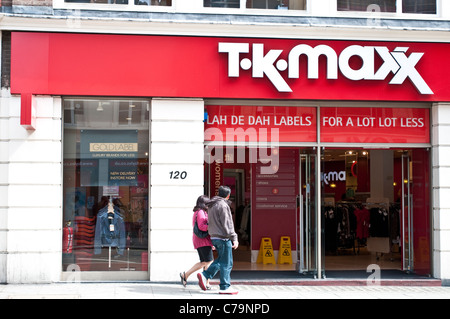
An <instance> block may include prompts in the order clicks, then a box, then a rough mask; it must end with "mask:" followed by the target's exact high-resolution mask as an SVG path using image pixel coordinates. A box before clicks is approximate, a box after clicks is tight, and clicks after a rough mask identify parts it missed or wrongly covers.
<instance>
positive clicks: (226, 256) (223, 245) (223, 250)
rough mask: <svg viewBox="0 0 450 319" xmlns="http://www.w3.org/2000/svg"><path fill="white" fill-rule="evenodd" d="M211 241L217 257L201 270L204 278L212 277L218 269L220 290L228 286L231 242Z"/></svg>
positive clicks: (231, 265)
mask: <svg viewBox="0 0 450 319" xmlns="http://www.w3.org/2000/svg"><path fill="white" fill-rule="evenodd" d="M212 243H213V245H214V247H216V250H217V254H218V257H217V259H216V260H214V262H213V263H212V264H211V265H210V266H209V267H208V269H207V270H205V271H204V272H203V276H205V278H206V279H212V278H214V276H215V275H216V274H217V272H218V271H220V285H219V286H220V290H225V289H227V288H228V287H230V281H231V277H230V273H231V269H232V268H233V248H232V246H233V244H232V243H231V240H229V239H227V240H220V239H213V240H212Z"/></svg>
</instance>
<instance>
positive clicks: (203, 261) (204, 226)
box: [180, 195, 214, 289]
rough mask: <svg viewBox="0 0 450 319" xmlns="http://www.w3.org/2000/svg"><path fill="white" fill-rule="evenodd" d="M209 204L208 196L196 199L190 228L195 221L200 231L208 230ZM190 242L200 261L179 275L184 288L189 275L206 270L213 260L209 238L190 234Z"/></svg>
mask: <svg viewBox="0 0 450 319" xmlns="http://www.w3.org/2000/svg"><path fill="white" fill-rule="evenodd" d="M209 202H210V199H209V198H208V196H205V195H202V196H200V197H199V198H197V204H196V205H195V207H194V209H193V211H194V215H193V217H192V226H194V225H195V221H197V224H198V228H199V229H200V230H201V231H207V230H208V213H207V211H208V208H207V204H208V203H209ZM192 242H193V244H194V248H195V249H197V252H198V256H199V258H200V261H199V262H198V263H196V264H195V265H194V266H192V268H191V269H189V270H188V271H185V272H182V273H180V278H181V284H182V285H183V286H184V287H186V284H187V280H188V278H189V276H190V275H192V274H193V273H194V272H196V271H198V270H200V269H202V268H203V270H206V269H208V267H209V265H211V263H212V262H213V260H214V255H213V251H212V247H213V245H212V242H211V238H210V236H209V235H208V236H206V237H205V238H199V237H197V235H195V234H194V233H193V234H192ZM206 285H207V289H210V286H209V280H208V282H207V283H206Z"/></svg>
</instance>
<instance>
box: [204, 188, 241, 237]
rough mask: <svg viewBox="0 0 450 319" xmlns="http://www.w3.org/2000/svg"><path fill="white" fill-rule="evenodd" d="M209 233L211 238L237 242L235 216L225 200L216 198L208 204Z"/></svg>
mask: <svg viewBox="0 0 450 319" xmlns="http://www.w3.org/2000/svg"><path fill="white" fill-rule="evenodd" d="M208 207H209V208H208V232H209V235H210V236H211V238H214V237H216V238H223V239H230V240H231V241H236V240H237V234H236V232H235V231H234V223H233V216H232V215H231V210H230V206H229V205H228V201H227V200H226V199H225V198H222V197H220V196H214V197H213V198H212V199H211V202H210V203H209V204H208Z"/></svg>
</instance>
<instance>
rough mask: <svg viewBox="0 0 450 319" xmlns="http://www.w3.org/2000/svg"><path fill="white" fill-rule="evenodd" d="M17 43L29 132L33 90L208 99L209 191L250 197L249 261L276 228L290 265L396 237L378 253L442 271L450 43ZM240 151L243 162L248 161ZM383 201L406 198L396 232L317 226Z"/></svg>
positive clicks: (16, 36) (45, 36)
mask: <svg viewBox="0 0 450 319" xmlns="http://www.w3.org/2000/svg"><path fill="white" fill-rule="evenodd" d="M11 52H12V53H11V56H12V58H11V93H12V94H18V95H20V96H21V98H22V99H21V125H22V126H24V127H25V128H27V129H28V130H35V129H36V125H35V121H34V112H35V107H36V106H35V105H34V103H33V100H34V98H35V97H36V96H41V95H44V96H63V97H70V98H74V97H75V98H86V99H92V98H94V99H95V98H100V99H105V98H108V99H117V98H119V99H123V98H132V99H149V100H152V99H178V100H183V99H195V100H201V101H202V102H201V103H203V105H204V111H205V118H204V120H205V121H204V122H205V123H204V127H202V130H204V145H205V148H204V149H203V150H202V152H205V153H206V154H208V155H209V156H210V157H209V159H208V160H206V158H207V157H206V156H205V171H204V176H203V178H202V180H203V181H204V185H205V186H204V189H205V192H207V194H208V195H210V196H213V195H214V187H215V186H214V185H215V184H217V182H218V181H219V182H220V183H227V181H228V182H230V183H232V184H233V185H235V186H236V193H235V194H234V195H235V198H236V200H238V199H237V198H238V197H240V199H239V201H240V204H241V206H244V207H246V206H251V207H252V211H251V212H250V213H249V214H250V216H251V219H247V220H246V225H247V223H249V225H250V226H249V227H248V230H249V231H248V233H247V234H245V235H244V234H241V235H242V236H241V237H242V240H243V241H248V245H247V247H248V250H249V251H251V253H250V256H248V260H247V259H246V261H248V262H249V263H250V264H255V263H257V261H256V257H257V254H258V251H259V247H260V241H261V239H262V238H264V237H272V239H273V243H274V249H275V250H277V248H278V246H279V244H280V238H281V237H282V236H286V235H287V236H289V237H290V238H291V242H292V258H293V259H292V261H293V265H295V264H297V267H294V268H293V269H291V268H289V270H296V271H300V272H304V273H313V274H314V275H315V276H318V277H319V278H321V277H322V276H323V271H324V270H325V271H326V270H327V269H331V268H330V267H331V266H330V265H327V263H326V262H325V260H326V259H327V260H331V258H332V257H329V256H334V255H335V254H336V255H339V253H336V252H342V251H343V249H350V250H351V249H353V250H354V251H355V247H356V248H358V249H360V248H363V249H364V248H366V247H367V246H368V245H369V246H370V245H371V244H370V243H369V242H368V241H367V239H368V238H370V237H389V238H390V239H389V244H388V245H389V251H385V250H384V249H381V250H379V251H377V249H375V250H369V251H370V252H375V253H378V252H380V253H384V254H387V255H388V254H391V256H393V255H392V254H394V253H395V254H398V258H399V262H398V264H396V266H394V268H395V269H398V270H402V271H413V272H416V273H418V274H420V275H428V274H431V273H432V224H431V219H432V217H431V205H432V204H431V202H432V194H431V185H432V180H431V174H430V172H431V156H432V155H431V152H430V151H429V149H430V148H431V146H432V122H433V119H432V105H433V103H441V102H446V101H450V86H448V85H447V83H446V82H445V81H443V79H445V78H446V76H447V74H449V73H450V65H449V64H448V63H445V62H444V61H445V59H446V57H447V56H448V54H449V53H450V44H448V43H425V42H387V41H344V40H304V39H262V38H226V37H222V38H219V37H185V36H143V35H142V36H141V35H110V34H109V35H105V34H75V33H65V34H63V33H37V32H36V33H33V32H13V33H12V49H11ZM30 52H32V54H30ZM151 120H152V116H151V115H150V121H151ZM202 125H203V124H202ZM149 142H150V143H151V137H149ZM172 142H173V141H172ZM263 144H264V145H263ZM172 147H176V145H172ZM226 147H229V148H233V149H234V150H235V152H234V153H233V154H232V155H231V156H232V158H231V159H230V158H227V154H229V153H227V151H226V150H225V151H224V152H223V153H222V154H221V155H220V158H219V155H217V154H218V153H217V150H219V149H221V148H226ZM211 148H212V149H214V153H213V152H211ZM240 149H243V152H244V156H247V157H245V158H246V159H245V160H244V162H242V161H241V162H239V161H238V160H237V153H238V152H239V150H240ZM255 149H257V151H256V153H257V155H256V159H254V160H253V161H251V160H250V158H249V157H248V156H249V153H251V152H253V150H255ZM262 149H267V151H265V152H266V153H265V156H266V157H265V158H263V156H262V155H261V154H262V151H261V150H262ZM258 152H259V153H258ZM274 152H275V153H274ZM355 153H356V154H358V155H356V157H351V156H355V155H354V154H355ZM369 154H371V155H370V156H369ZM258 155H260V156H259V157H258ZM202 156H203V154H202ZM211 157H213V159H214V160H211ZM275 157H276V158H275ZM339 157H340V159H339ZM327 158H329V159H327ZM332 158H333V159H332ZM376 159H381V160H382V162H383V163H384V164H375V161H376ZM267 163H269V164H267ZM349 163H350V164H354V165H350V167H348V166H349ZM151 164H152V161H151V160H150V163H149V165H151ZM213 164H214V165H213ZM274 164H276V165H275V166H276V167H275V166H274ZM356 165H358V168H357V171H356V168H355V167H356ZM218 167H219V168H218ZM264 168H269V169H270V168H272V169H273V171H271V172H268V170H269V169H268V170H266V172H264ZM377 170H381V172H380V175H382V176H384V177H385V178H384V181H377V176H376V175H377ZM385 170H386V171H387V172H385ZM217 171H218V172H220V173H219V174H220V177H219V178H218V180H215V179H214V178H213V176H214V174H215V172H217ZM184 172H185V173H186V176H190V175H191V172H190V171H189V169H187V170H186V171H184ZM344 172H345V173H344ZM232 173H233V174H232ZM234 173H237V174H234ZM149 174H150V173H149ZM227 174H228V175H227ZM340 174H341V175H340ZM238 175H239V176H240V177H239V178H237V177H236V176H238ZM265 175H266V176H265ZM344 175H345V177H346V178H345V179H344V178H343V176H344ZM149 178H150V179H151V177H149ZM274 180H277V181H274ZM339 182H340V183H343V184H342V185H339ZM238 183H239V184H241V185H240V186H239V187H241V189H240V190H239V193H240V194H237V193H238V186H237V184H238ZM151 184H152V183H149V186H148V187H149V189H150V190H149V191H150V192H151V187H152V186H151ZM331 184H334V185H335V186H334V187H332V188H330V187H331V186H329V185H331ZM344 184H345V185H344ZM381 184H383V185H384V186H380V189H382V191H377V190H375V188H378V186H379V185H381ZM387 184H390V185H389V186H387ZM377 185H378V186H377ZM412 185H413V186H412ZM344 194H345V195H346V196H347V197H346V200H342V199H343V198H344V197H343V196H344ZM386 194H389V195H386ZM391 194H392V196H391ZM386 197H387V201H383V203H381V199H383V200H384V199H385V198H386ZM327 198H332V199H333V204H332V205H327V204H326V199H327ZM374 199H376V204H383V205H386V206H385V207H382V206H377V208H380V207H381V208H390V209H391V210H392V209H393V206H394V204H398V205H397V206H396V207H397V208H396V209H398V210H396V211H395V214H397V215H396V216H395V217H396V218H395V219H389V230H392V229H393V221H394V220H395V222H396V226H395V227H396V228H395V234H394V235H392V234H391V233H390V234H388V235H383V236H376V235H374V236H369V235H368V236H365V237H364V238H360V237H356V227H357V219H358V218H357V216H356V214H355V215H354V218H355V224H354V226H355V228H354V229H349V230H348V232H347V233H346V234H345V236H350V235H351V236H353V237H351V239H350V241H351V240H353V243H352V244H350V245H344V246H345V247H344V248H343V242H342V240H341V239H342V238H338V237H339V236H340V235H342V232H340V233H337V235H336V234H334V233H332V236H331V237H327V235H321V236H318V235H317V234H321V233H325V234H329V231H330V229H331V228H330V227H334V226H330V225H329V224H327V222H329V221H330V220H331V219H324V218H325V217H324V216H328V215H326V214H327V210H326V208H327V207H328V208H329V207H330V206H333V214H334V213H337V211H338V208H337V207H338V205H341V206H342V205H344V204H345V205H352V213H354V211H353V209H354V208H356V207H358V209H359V208H361V209H362V207H366V206H369V205H370V204H373V203H372V202H371V200H374ZM150 202H151V199H150ZM148 205H149V215H151V209H152V205H151V203H150V204H148ZM236 205H237V204H236ZM341 206H340V207H341ZM348 207H349V206H346V208H347V209H348ZM411 207H414V210H413V209H412V208H411ZM366 208H368V210H370V209H371V208H373V207H372V206H370V207H366ZM234 209H235V210H236V212H237V209H238V207H237V206H236V207H235V208H234ZM236 216H237V215H236ZM347 223H348V220H347ZM239 224H242V223H241V220H239ZM340 225H341V226H340V227H342V225H343V224H342V220H341V224H340ZM325 227H328V228H325ZM413 230H414V231H413ZM335 236H337V237H335ZM397 237H398V238H397ZM294 238H295V239H296V240H295V241H294ZM330 238H332V239H330ZM346 238H347V237H346ZM348 238H350V237H348ZM335 241H336V242H335ZM355 243H356V244H355ZM150 247H151V244H150ZM393 247H395V251H394V248H393ZM151 252H152V249H151V248H149V254H151ZM326 252H327V253H329V254H326ZM358 252H359V250H358ZM413 252H414V253H413ZM341 255H342V254H341ZM344 255H345V254H344ZM395 256H397V255H395ZM246 258H247V257H246ZM392 258H394V257H392ZM395 258H397V257H395ZM150 264H152V263H151V262H150ZM352 266H353V265H347V266H344V268H343V269H344V270H347V269H351V267H352ZM154 267H155V266H154ZM156 267H157V266H156ZM366 267H367V265H366V264H364V266H363V268H361V269H365V268H366ZM387 269H389V268H387ZM63 271H64V269H63ZM150 271H151V270H150Z"/></svg>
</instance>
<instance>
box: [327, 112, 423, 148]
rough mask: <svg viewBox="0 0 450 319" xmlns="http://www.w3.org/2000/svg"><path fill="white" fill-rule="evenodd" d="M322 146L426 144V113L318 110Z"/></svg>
mask: <svg viewBox="0 0 450 319" xmlns="http://www.w3.org/2000/svg"><path fill="white" fill-rule="evenodd" d="M320 126H321V128H320V141H321V142H322V143H430V110H429V109H420V108H417V109H414V108H413V109H403V108H350V107H344V108H342V107H331V108H321V109H320Z"/></svg>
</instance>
